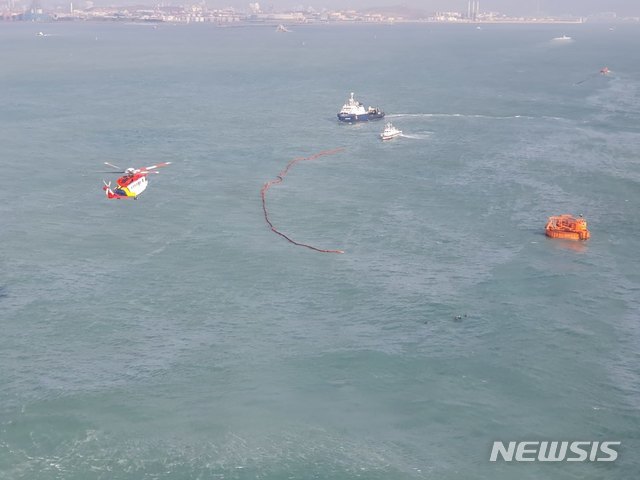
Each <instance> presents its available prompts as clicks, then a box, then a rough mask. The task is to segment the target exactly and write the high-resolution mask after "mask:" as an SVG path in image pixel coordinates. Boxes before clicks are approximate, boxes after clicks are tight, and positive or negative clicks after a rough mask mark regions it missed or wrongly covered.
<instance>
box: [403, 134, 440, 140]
mask: <svg viewBox="0 0 640 480" xmlns="http://www.w3.org/2000/svg"><path fill="white" fill-rule="evenodd" d="M432 134H433V132H424V133H403V134H402V135H400V136H401V137H402V138H410V139H412V140H426V139H427V138H430V137H431V135H432Z"/></svg>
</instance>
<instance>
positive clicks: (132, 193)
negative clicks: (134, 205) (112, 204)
mask: <svg viewBox="0 0 640 480" xmlns="http://www.w3.org/2000/svg"><path fill="white" fill-rule="evenodd" d="M104 164H105V165H108V166H110V167H112V168H115V169H117V170H119V171H115V172H113V173H124V175H122V176H121V177H119V178H118V180H116V186H115V187H114V188H113V189H111V182H108V183H107V182H105V181H104V180H103V181H102V183H104V187H102V190H104V191H105V193H106V195H107V198H109V199H111V198H117V199H120V198H133V199H134V200H135V199H136V198H138V195H140V194H141V193H142V192H144V191H145V190H146V188H147V183H148V182H147V175H149V174H150V173H158V171H157V170H156V169H158V168H160V167H166V166H167V165H171V162H164V163H159V164H157V165H151V166H149V167H144V168H127V169H126V170H124V169H122V167H118V166H117V165H114V164H112V163H109V162H104Z"/></svg>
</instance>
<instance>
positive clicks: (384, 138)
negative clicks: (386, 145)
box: [380, 132, 402, 140]
mask: <svg viewBox="0 0 640 480" xmlns="http://www.w3.org/2000/svg"><path fill="white" fill-rule="evenodd" d="M400 135H402V132H400V133H394V134H393V135H380V138H381V139H382V140H391V139H392V138H396V137H399V136H400Z"/></svg>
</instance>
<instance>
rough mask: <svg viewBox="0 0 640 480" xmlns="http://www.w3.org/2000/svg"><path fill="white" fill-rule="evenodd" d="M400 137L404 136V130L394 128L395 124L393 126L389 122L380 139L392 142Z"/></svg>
mask: <svg viewBox="0 0 640 480" xmlns="http://www.w3.org/2000/svg"><path fill="white" fill-rule="evenodd" d="M400 135H402V130H398V129H397V128H396V127H394V126H393V124H391V122H389V123H387V124H386V125H385V126H384V131H383V132H382V133H381V134H380V138H381V139H382V140H391V139H392V138H395V137H399V136H400Z"/></svg>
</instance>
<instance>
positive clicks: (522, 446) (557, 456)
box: [489, 442, 621, 462]
mask: <svg viewBox="0 0 640 480" xmlns="http://www.w3.org/2000/svg"><path fill="white" fill-rule="evenodd" d="M620 443H621V442H509V443H508V444H507V445H505V444H504V443H503V442H493V448H492V449H491V457H490V458H489V460H490V461H491V462H496V461H498V459H499V458H500V457H502V460H504V461H505V462H512V461H516V462H564V461H567V462H586V461H590V462H613V461H614V460H615V459H616V458H618V451H617V450H615V449H614V448H613V447H616V446H618V445H620Z"/></svg>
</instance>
